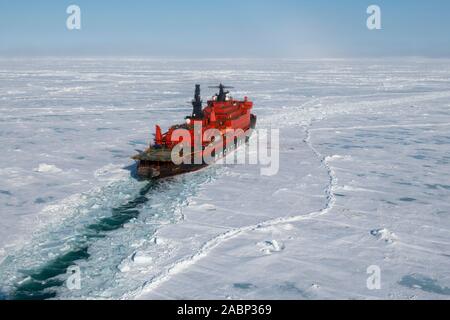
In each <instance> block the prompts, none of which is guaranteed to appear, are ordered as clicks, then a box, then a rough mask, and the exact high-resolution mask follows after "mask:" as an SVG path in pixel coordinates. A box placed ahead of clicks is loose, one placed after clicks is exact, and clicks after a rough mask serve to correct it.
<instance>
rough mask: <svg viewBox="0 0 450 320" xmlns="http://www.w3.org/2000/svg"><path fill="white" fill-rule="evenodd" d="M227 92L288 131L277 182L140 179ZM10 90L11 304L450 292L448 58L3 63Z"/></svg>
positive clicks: (2, 136) (2, 190)
mask: <svg viewBox="0 0 450 320" xmlns="http://www.w3.org/2000/svg"><path fill="white" fill-rule="evenodd" d="M218 82H223V83H225V84H229V85H233V86H234V87H235V88H236V89H235V91H234V92H233V94H234V96H235V97H237V96H245V95H246V96H249V97H250V98H251V99H252V100H254V102H255V110H254V111H255V113H256V114H257V115H258V127H259V128H266V129H268V128H279V129H280V130H281V133H280V137H281V139H280V141H281V143H280V148H279V151H280V170H279V173H278V174H277V175H275V176H262V175H261V174H260V170H259V167H258V166H255V165H247V166H242V165H236V166H232V165H228V166H221V165H215V166H211V167H209V168H207V169H205V170H202V171H200V172H196V173H190V174H187V175H183V176H180V177H175V178H171V179H167V180H165V181H160V182H158V183H148V182H143V181H137V180H135V179H134V178H133V176H132V172H133V162H132V160H130V159H129V156H130V155H132V154H133V153H134V152H135V149H143V148H145V146H146V144H147V142H148V140H149V139H150V138H151V131H152V130H153V125H154V124H155V123H159V124H161V125H162V126H163V127H167V126H168V125H170V124H172V123H175V122H178V121H181V120H182V119H183V117H184V116H185V115H186V114H188V113H189V112H190V111H191V110H190V106H189V104H188V103H187V101H188V100H189V99H190V97H191V96H192V94H193V87H194V84H195V83H201V84H202V85H203V92H202V94H203V96H204V99H205V98H206V96H209V95H212V94H213V92H212V91H211V90H210V89H207V85H214V84H217V83H218ZM0 87H1V88H2V90H1V91H0V142H1V146H2V152H1V154H0V212H1V220H0V261H1V262H0V296H2V295H4V296H6V297H10V298H14V297H16V298H17V297H19V298H20V297H29V296H33V295H34V297H43V298H51V297H54V298H86V299H89V298H102V299H103V298H127V299H154V298H159V299H160V298H163V299H167V298H189V299H196V298H214V299H215V298H219V299H225V298H233V299H245V298H253V299H259V298H268V299H277V298H285V299H322V298H326V299H328V298H339V299H341V298H343V299H350V298H352V299H353V298H356V299H378V298H393V299H430V298H436V299H448V298H449V296H450V272H449V270H450V245H449V244H450V233H449V230H450V204H449V203H448V199H449V198H450V183H449V181H450V170H449V168H450V135H449V132H450V61H449V60H438V59H436V60H426V59H391V60H245V59H242V60H207V61H202V60H181V59H180V60H163V59H144V58H142V59H138V58H126V59H125V58H122V59H120V58H110V59H97V58H91V59H87V58H85V59H81V58H79V59H69V58H67V59H61V58H58V59H54V58H39V59H0ZM73 264H77V265H78V266H79V267H80V270H81V289H80V290H69V289H68V288H67V287H66V286H65V285H64V281H65V279H66V278H67V274H66V273H65V269H66V268H67V267H68V266H70V265H73ZM373 265H375V266H379V268H380V270H381V288H380V289H379V290H369V289H368V288H367V286H366V283H367V282H366V280H367V278H368V277H369V276H370V274H368V273H367V270H368V268H369V267H370V266H373Z"/></svg>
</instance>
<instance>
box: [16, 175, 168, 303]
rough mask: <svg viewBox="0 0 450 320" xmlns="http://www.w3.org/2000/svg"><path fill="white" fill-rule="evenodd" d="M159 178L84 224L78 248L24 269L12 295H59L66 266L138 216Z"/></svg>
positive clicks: (24, 297) (83, 257)
mask: <svg viewBox="0 0 450 320" xmlns="http://www.w3.org/2000/svg"><path fill="white" fill-rule="evenodd" d="M159 184H160V183H159V182H157V181H152V182H148V183H147V184H146V185H145V186H144V187H143V188H141V190H140V191H139V194H138V196H137V197H136V198H134V199H133V200H130V201H128V202H127V203H125V204H124V205H121V206H118V207H115V208H112V209H111V216H108V217H104V218H101V219H99V220H98V221H97V222H95V223H92V224H89V225H87V226H86V227H85V230H84V233H83V236H82V237H81V239H82V240H80V241H79V242H78V243H77V245H76V246H75V248H73V249H72V250H71V251H69V252H67V253H64V254H63V255H61V256H58V257H56V258H54V259H53V260H51V261H49V262H47V263H46V264H45V265H43V266H41V267H39V268H37V269H35V270H22V273H23V274H25V275H26V276H27V277H28V278H27V279H26V280H25V281H24V282H22V283H20V284H18V285H17V286H16V288H15V290H14V292H13V293H12V295H11V296H10V297H9V298H10V299H18V300H42V299H50V298H54V297H56V294H57V293H56V289H57V287H59V286H62V285H64V282H65V281H64V280H62V279H61V277H60V276H61V275H64V274H66V272H67V269H68V268H69V267H70V266H72V265H74V264H75V262H76V261H80V260H87V259H89V253H88V249H89V246H90V244H92V243H93V242H94V241H95V239H98V238H102V237H105V236H106V235H107V233H108V232H111V231H114V230H117V229H119V228H122V227H123V226H124V224H126V223H127V222H129V221H130V220H131V219H134V218H136V217H137V216H138V215H139V213H140V211H139V208H140V207H141V206H142V205H143V204H145V203H147V202H148V201H149V198H148V197H147V195H148V194H149V193H150V192H152V191H154V190H156V189H157V188H158V186H159Z"/></svg>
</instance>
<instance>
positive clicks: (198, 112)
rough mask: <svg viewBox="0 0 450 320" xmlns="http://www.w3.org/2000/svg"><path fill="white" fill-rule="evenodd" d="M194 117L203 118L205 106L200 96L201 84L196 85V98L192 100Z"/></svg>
mask: <svg viewBox="0 0 450 320" xmlns="http://www.w3.org/2000/svg"><path fill="white" fill-rule="evenodd" d="M192 109H193V110H192V118H194V119H202V118H203V108H202V98H201V96H200V85H199V84H196V85H195V95H194V100H192Z"/></svg>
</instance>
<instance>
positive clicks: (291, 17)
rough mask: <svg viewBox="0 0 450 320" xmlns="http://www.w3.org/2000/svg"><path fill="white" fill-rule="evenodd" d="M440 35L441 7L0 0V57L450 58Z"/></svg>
mask: <svg viewBox="0 0 450 320" xmlns="http://www.w3.org/2000/svg"><path fill="white" fill-rule="evenodd" d="M70 4H77V5H79V6H80V8H81V12H82V30H79V31H69V30H67V29H66V19H67V16H68V15H67V14H66V8H67V7H68V6H69V5H70ZM371 4H377V5H379V6H380V7H381V10H382V28H383V29H382V30H377V31H369V30H368V29H367V28H366V19H367V17H368V15H367V14H366V9H367V7H368V6H369V5H371ZM449 33H450V1H448V0H431V1H425V0H420V1H419V0H372V1H366V0H339V1H334V0H333V1H332V0H314V1H313V0H309V1H305V0H278V1H275V0H266V1H265V0H260V1H257V0H226V1H224V0H220V1H219V0H208V1H206V0H184V1H182V0H166V1H162V0H161V1H153V0H134V1H133V0H129V1H119V0H109V1H106V0H72V1H66V0H40V1H25V0H14V1H12V0H0V55H71V56H74V55H75V56H76V55H128V56H129V55H131V56H169V57H201V58H203V57H211V58H214V57H221V58H225V57H299V58H309V57H323V58H332V57H378V56H430V57H450V40H449V39H450V36H449Z"/></svg>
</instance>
